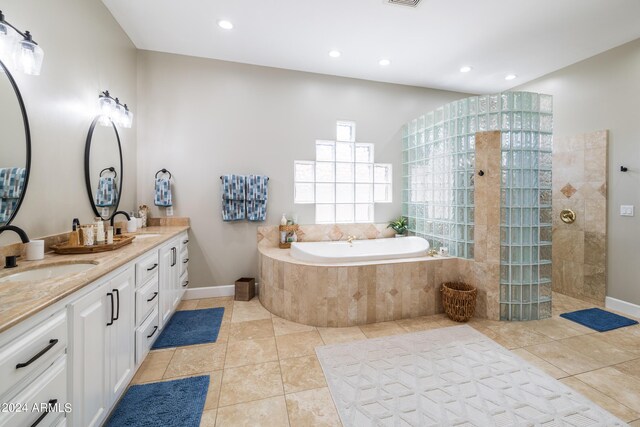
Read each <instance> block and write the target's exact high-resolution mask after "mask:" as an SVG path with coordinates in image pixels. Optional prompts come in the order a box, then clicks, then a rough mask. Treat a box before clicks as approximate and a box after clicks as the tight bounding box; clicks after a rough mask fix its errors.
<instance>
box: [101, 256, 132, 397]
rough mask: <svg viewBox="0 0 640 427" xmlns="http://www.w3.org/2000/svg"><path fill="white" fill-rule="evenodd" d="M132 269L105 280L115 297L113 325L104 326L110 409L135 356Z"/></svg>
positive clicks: (127, 377) (127, 376)
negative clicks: (107, 280)
mask: <svg viewBox="0 0 640 427" xmlns="http://www.w3.org/2000/svg"><path fill="white" fill-rule="evenodd" d="M134 272H135V270H134V268H133V267H130V268H128V269H127V270H126V271H124V272H122V273H120V274H119V275H118V276H116V277H115V278H113V279H112V280H110V281H109V292H111V293H113V295H114V298H115V304H116V306H115V313H114V319H113V324H112V325H111V326H108V327H107V334H108V335H107V338H108V342H107V354H108V355H109V360H108V361H107V362H108V363H109V370H108V372H109V381H108V386H109V391H108V395H107V398H108V401H107V405H108V406H111V405H112V404H113V403H114V402H115V401H116V400H117V399H118V398H119V397H120V394H121V393H122V392H123V391H124V389H125V388H126V387H127V384H128V383H129V380H130V379H131V377H132V376H133V368H134V355H135V328H136V325H135V274H134Z"/></svg>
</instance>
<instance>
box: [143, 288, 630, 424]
mask: <svg viewBox="0 0 640 427" xmlns="http://www.w3.org/2000/svg"><path fill="white" fill-rule="evenodd" d="M553 298H554V306H553V317H552V318H551V319H546V320H539V321H533V322H514V323H506V322H496V321H490V320H483V319H473V320H472V321H470V322H469V325H470V326H472V327H474V328H476V329H477V330H478V331H480V332H482V333H484V334H485V335H487V336H489V337H490V338H492V339H493V340H495V341H496V342H498V343H500V344H501V345H503V346H505V347H506V348H509V349H511V350H513V351H514V352H515V353H516V354H518V355H519V356H520V357H522V358H523V359H526V360H527V361H529V362H530V363H531V364H533V365H535V366H538V367H539V368H540V369H542V370H544V371H546V372H547V373H548V374H549V375H551V376H553V377H554V378H557V379H559V380H560V381H562V382H563V383H565V384H567V385H568V386H570V387H572V388H574V389H575V390H577V391H578V392H580V393H582V394H583V395H585V396H586V397H588V398H589V399H591V400H593V401H594V402H596V403H597V404H599V405H600V406H602V407H603V408H604V409H606V410H608V411H610V412H611V413H612V414H614V415H616V416H617V417H619V418H621V419H622V420H623V421H627V422H629V423H630V425H631V426H640V325H635V326H631V327H628V328H623V329H618V330H615V331H611V332H605V333H597V332H594V331H592V330H591V329H588V328H585V327H582V326H580V325H578V324H576V323H573V322H571V321H568V320H566V319H563V318H560V317H559V316H558V315H559V314H560V313H563V312H566V311H572V310H579V309H581V308H588V307H591V305H589V304H587V303H584V302H581V301H578V300H576V299H573V298H570V297H567V296H564V295H560V294H554V296H553ZM211 307H224V308H225V314H224V318H223V323H222V327H221V329H220V334H219V337H218V341H217V342H216V343H214V344H202V345H194V346H189V347H180V348H177V349H163V350H154V351H152V352H150V353H149V355H148V356H147V358H146V359H145V360H144V362H143V363H142V366H141V367H140V369H139V370H138V372H137V373H136V376H135V377H134V379H133V381H132V384H140V383H147V382H155V381H166V380H169V379H175V378H183V377H189V376H193V375H202V374H209V375H211V382H210V386H209V392H208V394H207V400H206V403H205V408H204V413H203V416H202V422H201V424H200V425H201V426H203V427H204V426H207V427H208V426H234V427H235V426H269V427H278V426H292V427H297V426H305V427H306V426H311V425H313V426H339V425H340V420H339V418H338V414H337V412H336V409H335V406H334V405H333V401H332V400H331V395H330V393H329V389H328V388H327V384H326V382H325V379H324V375H323V374H322V370H321V368H320V364H319V362H318V360H317V358H316V356H315V351H314V347H316V346H319V345H323V344H332V343H339V342H346V341H353V340H361V339H366V338H374V337H380V336H385V335H393V334H401V333H405V332H414V331H420V330H426V329H434V328H442V327H446V326H451V325H454V324H456V323H455V322H452V321H450V320H449V319H447V318H446V317H445V316H444V315H435V316H427V317H420V318H416V319H407V320H400V321H395V322H384V323H376V324H372V325H365V326H360V327H357V326H355V327H350V328H314V327H310V326H305V325H300V324H297V323H293V322H289V321H287V320H284V319H281V318H279V317H276V316H273V315H271V313H269V312H268V311H267V310H265V309H264V308H263V307H262V306H261V305H260V302H259V301H258V299H257V298H255V299H254V300H252V301H249V302H237V301H233V299H232V298H231V297H228V298H209V299H201V300H189V301H183V302H182V303H181V304H180V307H179V309H180V310H193V309H199V308H211Z"/></svg>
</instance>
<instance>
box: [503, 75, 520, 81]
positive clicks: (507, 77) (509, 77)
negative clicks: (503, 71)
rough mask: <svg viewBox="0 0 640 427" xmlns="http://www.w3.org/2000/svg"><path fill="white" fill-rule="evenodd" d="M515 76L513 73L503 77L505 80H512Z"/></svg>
mask: <svg viewBox="0 0 640 427" xmlns="http://www.w3.org/2000/svg"><path fill="white" fill-rule="evenodd" d="M516 77H518V76H516V75H515V74H507V75H506V76H505V78H504V79H505V80H513V79H515V78H516Z"/></svg>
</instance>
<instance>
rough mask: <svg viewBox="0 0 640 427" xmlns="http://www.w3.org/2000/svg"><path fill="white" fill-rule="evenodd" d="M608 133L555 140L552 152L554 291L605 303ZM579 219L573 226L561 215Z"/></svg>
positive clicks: (595, 133) (602, 132)
mask: <svg viewBox="0 0 640 427" xmlns="http://www.w3.org/2000/svg"><path fill="white" fill-rule="evenodd" d="M608 136H609V132H608V131H606V130H602V131H597V132H591V133H585V134H580V135H574V136H570V137H562V138H556V139H555V141H554V147H553V191H552V198H553V228H552V229H553V248H552V259H553V290H554V291H556V292H561V293H563V294H566V295H570V296H573V297H576V298H580V299H583V300H585V301H590V302H595V303H600V304H601V303H603V302H604V299H605V296H606V290H607V283H606V280H607V271H606V267H607V244H606V241H607V164H608V163H607V152H608V149H607V147H608ZM563 209H571V210H573V211H574V212H575V213H576V221H575V222H574V223H573V224H565V223H564V222H562V221H561V220H560V212H561V211H562V210H563Z"/></svg>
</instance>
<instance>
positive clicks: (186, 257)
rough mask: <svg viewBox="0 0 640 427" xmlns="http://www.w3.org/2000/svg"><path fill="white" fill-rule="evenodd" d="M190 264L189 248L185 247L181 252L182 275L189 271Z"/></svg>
mask: <svg viewBox="0 0 640 427" xmlns="http://www.w3.org/2000/svg"><path fill="white" fill-rule="evenodd" d="M188 265H189V250H188V249H186V248H185V249H184V250H183V251H182V252H180V276H182V275H183V274H184V272H185V271H187V267H188Z"/></svg>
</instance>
